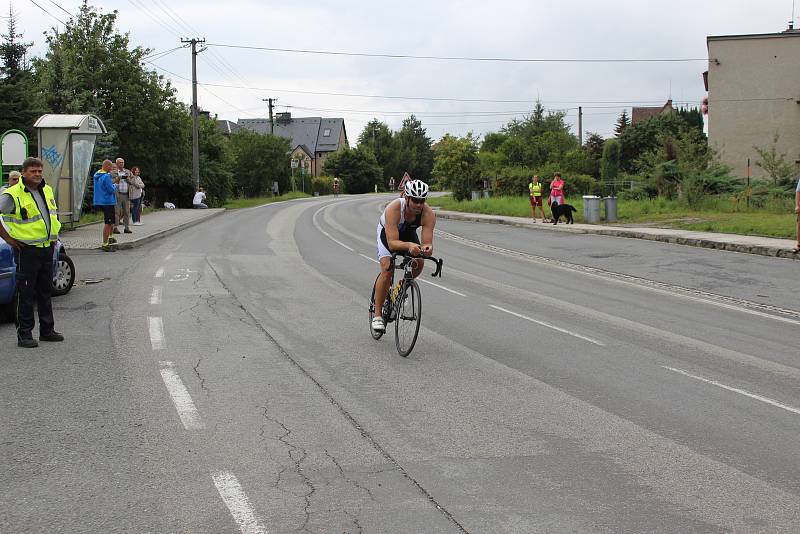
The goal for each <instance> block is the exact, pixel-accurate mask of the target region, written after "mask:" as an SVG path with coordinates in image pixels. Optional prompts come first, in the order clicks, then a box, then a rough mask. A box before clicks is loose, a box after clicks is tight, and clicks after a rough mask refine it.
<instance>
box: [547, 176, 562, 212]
mask: <svg viewBox="0 0 800 534" xmlns="http://www.w3.org/2000/svg"><path fill="white" fill-rule="evenodd" d="M554 202H555V203H556V204H558V205H559V206H561V205H562V204H566V200H565V197H564V180H562V179H561V173H560V172H556V173H553V181H552V182H550V198H549V200H548V201H547V203H548V204H550V206H552V205H553V203H554Z"/></svg>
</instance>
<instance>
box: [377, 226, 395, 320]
mask: <svg viewBox="0 0 800 534" xmlns="http://www.w3.org/2000/svg"><path fill="white" fill-rule="evenodd" d="M384 235H385V234H382V232H381V229H380V228H379V229H378V243H377V246H378V262H380V264H381V272H380V276H379V277H378V280H377V281H376V282H375V317H382V316H383V303H384V301H385V300H386V295H388V294H389V285H390V284H391V283H392V274H393V273H392V272H391V271H387V269H388V268H389V265H390V264H391V259H392V258H391V256H392V253H391V252H389V249H388V248H387V247H386V245H385V244H384V243H383V240H384V239H385V237H384Z"/></svg>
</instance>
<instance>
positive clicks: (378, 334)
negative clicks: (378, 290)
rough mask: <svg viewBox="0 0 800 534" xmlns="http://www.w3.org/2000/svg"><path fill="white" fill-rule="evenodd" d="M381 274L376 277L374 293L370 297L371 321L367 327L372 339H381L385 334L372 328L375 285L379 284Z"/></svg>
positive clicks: (373, 287) (373, 286) (373, 285)
mask: <svg viewBox="0 0 800 534" xmlns="http://www.w3.org/2000/svg"><path fill="white" fill-rule="evenodd" d="M380 276H381V275H378V277H377V278H375V283H374V284H372V295H370V297H369V323H367V327H368V328H369V333H370V335H371V336H372V339H380V338H381V337H382V336H383V332H376V331H375V330H373V329H372V319H373V318H374V317H375V286H376V285H377V284H378V278H380Z"/></svg>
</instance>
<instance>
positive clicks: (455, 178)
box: [433, 132, 480, 201]
mask: <svg viewBox="0 0 800 534" xmlns="http://www.w3.org/2000/svg"><path fill="white" fill-rule="evenodd" d="M478 172H479V167H478V140H477V139H475V137H473V135H472V133H471V132H470V133H468V134H467V135H466V136H465V137H454V136H452V135H450V134H445V136H444V137H443V138H442V139H441V140H440V141H439V142H438V143H437V145H436V155H435V161H434V165H433V175H434V176H435V177H436V179H437V180H439V182H440V183H441V184H442V185H443V186H444V187H446V188H448V189H450V191H452V193H453V198H455V199H456V200H458V201H462V200H467V199H469V198H470V192H471V191H472V190H473V189H475V185H476V182H477V181H478V179H479V178H480V176H479V174H478Z"/></svg>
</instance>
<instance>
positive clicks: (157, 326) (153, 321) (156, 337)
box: [147, 317, 165, 350]
mask: <svg viewBox="0 0 800 534" xmlns="http://www.w3.org/2000/svg"><path fill="white" fill-rule="evenodd" d="M147 322H148V326H149V329H150V344H151V345H152V346H153V350H162V349H163V348H164V346H165V343H164V323H163V322H162V321H161V317H148V318H147Z"/></svg>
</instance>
